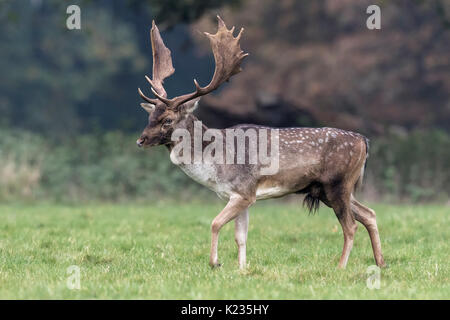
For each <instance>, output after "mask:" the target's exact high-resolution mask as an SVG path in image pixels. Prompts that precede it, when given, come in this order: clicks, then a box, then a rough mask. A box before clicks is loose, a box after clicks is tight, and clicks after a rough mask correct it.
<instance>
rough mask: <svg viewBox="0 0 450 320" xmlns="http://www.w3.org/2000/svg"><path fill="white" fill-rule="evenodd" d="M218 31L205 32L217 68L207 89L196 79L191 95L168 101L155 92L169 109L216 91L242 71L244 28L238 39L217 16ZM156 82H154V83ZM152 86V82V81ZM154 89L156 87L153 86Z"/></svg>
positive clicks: (246, 54)
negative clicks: (241, 41)
mask: <svg viewBox="0 0 450 320" xmlns="http://www.w3.org/2000/svg"><path fill="white" fill-rule="evenodd" d="M217 20H218V30H217V32H216V34H209V33H207V32H205V35H206V36H207V37H208V38H209V41H210V43H211V49H212V51H213V54H214V60H215V63H216V67H215V70H214V75H213V78H212V79H211V82H210V83H209V84H208V85H207V86H206V87H201V86H200V85H199V84H198V82H197V80H195V79H194V84H195V91H194V92H192V93H189V94H185V95H182V96H179V97H175V98H173V99H167V98H166V97H165V96H163V95H161V94H159V93H158V92H155V91H157V90H153V91H154V92H153V94H155V96H156V97H157V98H158V99H159V100H161V101H163V102H164V103H165V104H166V105H167V106H168V107H169V108H171V109H176V108H178V107H179V106H180V105H182V104H183V103H185V102H187V101H189V100H192V99H195V98H197V97H200V96H203V95H205V94H208V93H209V92H211V91H214V90H216V89H217V88H218V87H219V86H220V85H221V84H222V83H224V82H225V81H228V80H229V79H230V78H231V77H232V76H233V75H235V74H237V73H239V72H240V71H242V69H241V67H240V65H241V62H242V60H243V59H244V58H245V57H246V56H248V53H244V52H243V51H242V50H241V47H240V44H239V40H240V38H241V35H242V33H243V31H244V29H243V28H242V29H241V30H240V32H239V34H238V36H237V37H234V36H233V32H234V29H235V28H234V27H232V28H231V29H230V30H228V29H227V27H226V25H225V22H224V21H223V20H222V18H220V17H219V16H217ZM153 82H154V81H153ZM150 84H152V82H151V81H150ZM152 87H154V85H153V84H152Z"/></svg>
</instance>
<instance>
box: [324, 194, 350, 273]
mask: <svg viewBox="0 0 450 320" xmlns="http://www.w3.org/2000/svg"><path fill="white" fill-rule="evenodd" d="M325 192H326V197H327V202H328V204H329V205H330V206H331V207H332V208H333V210H334V212H335V214H336V216H337V218H338V220H339V223H340V224H341V227H342V231H343V233H344V247H343V249H342V255H341V258H340V260H339V265H338V266H339V268H345V267H346V266H347V262H348V257H349V256H350V252H351V251H352V248H353V238H354V235H355V232H356V229H357V228H358V225H357V224H356V221H355V217H354V216H353V213H352V211H351V208H350V195H349V194H348V193H346V192H345V190H342V188H341V187H334V188H331V187H328V188H325Z"/></svg>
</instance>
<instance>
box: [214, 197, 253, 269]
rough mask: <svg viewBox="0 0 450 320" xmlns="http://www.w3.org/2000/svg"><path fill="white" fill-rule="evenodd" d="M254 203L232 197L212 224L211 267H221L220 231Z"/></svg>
mask: <svg viewBox="0 0 450 320" xmlns="http://www.w3.org/2000/svg"><path fill="white" fill-rule="evenodd" d="M253 202H254V200H253V201H252V200H248V199H244V198H243V197H241V196H232V197H231V198H230V200H229V201H228V203H227V205H226V206H225V208H223V210H222V211H221V212H220V213H219V215H218V216H217V217H215V218H214V220H213V222H212V224H211V253H210V257H209V265H210V266H211V267H218V266H220V264H219V259H218V255H217V247H218V243H219V231H220V229H222V227H223V226H224V225H225V224H227V223H228V222H229V221H231V220H232V219H234V218H236V217H237V216H238V215H239V214H240V213H241V212H243V211H244V210H247V208H248V207H249V206H250V205H251V204H252V203H253Z"/></svg>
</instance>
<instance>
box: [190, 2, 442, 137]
mask: <svg viewBox="0 0 450 320" xmlns="http://www.w3.org/2000/svg"><path fill="white" fill-rule="evenodd" d="M370 4H378V5H380V6H381V10H382V28H381V30H379V31H372V30H368V29H367V28H366V25H365V22H366V19H367V15H366V8H367V6H368V5H370ZM449 17H450V6H449V2H448V1H444V0H431V1H375V2H374V1H369V0H364V1H361V0H345V1H344V0H343V1H334V0H327V1H293V0H267V1H264V2H263V3H262V2H261V1H258V0H248V1H246V2H245V3H244V5H243V6H242V7H241V8H240V10H239V11H236V10H234V11H233V10H231V9H227V10H224V18H225V21H227V23H228V25H230V26H231V25H235V26H236V27H241V26H245V30H246V32H245V36H244V38H243V40H242V48H243V49H244V50H245V51H247V52H249V53H250V57H249V58H248V59H247V61H246V64H245V65H244V72H242V73H241V74H239V75H238V76H236V77H235V78H234V79H233V80H232V81H231V83H230V85H229V86H228V87H226V88H225V89H224V90H223V91H222V92H221V93H220V94H219V95H218V96H210V97H206V98H205V99H203V103H204V104H208V105H209V106H211V107H212V108H213V109H215V110H222V111H223V110H226V111H228V112H232V113H233V114H235V115H237V116H239V117H244V118H245V117H246V115H249V114H252V115H257V114H261V113H262V111H263V110H264V109H263V108H262V107H264V106H265V101H270V104H271V105H277V106H278V108H275V109H274V112H273V113H271V114H267V116H266V117H265V119H263V122H265V123H266V124H270V123H277V120H276V119H277V117H276V114H275V113H276V112H277V111H278V112H285V111H284V110H286V108H287V106H293V107H294V108H295V109H297V110H302V111H304V112H307V113H309V114H311V115H312V116H313V120H314V122H315V124H317V125H327V126H337V127H342V128H347V129H352V130H358V131H362V132H371V133H383V132H384V131H385V129H386V127H390V126H401V127H404V128H406V129H411V128H414V127H425V128H430V127H433V126H437V127H441V128H445V129H447V130H449V129H450V102H449V101H450V72H449V71H450V56H449V54H448V53H449V52H450V30H449V28H448V26H449V23H448V22H449V21H450V19H449ZM214 24H215V21H213V20H211V19H210V18H209V17H206V16H205V17H204V18H203V19H201V20H200V22H199V23H197V24H196V25H194V27H193V28H194V29H195V30H197V29H200V30H212V29H213V28H214ZM194 34H196V33H194ZM202 43H203V42H202ZM205 47H207V44H206V45H205ZM297 123H298V124H300V125H303V124H305V123H304V122H303V121H302V120H301V119H299V120H298V121H297Z"/></svg>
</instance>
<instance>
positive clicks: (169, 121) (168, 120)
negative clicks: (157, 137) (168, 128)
mask: <svg viewBox="0 0 450 320" xmlns="http://www.w3.org/2000/svg"><path fill="white" fill-rule="evenodd" d="M171 123H172V119H166V120H164V125H169V124H171Z"/></svg>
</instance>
